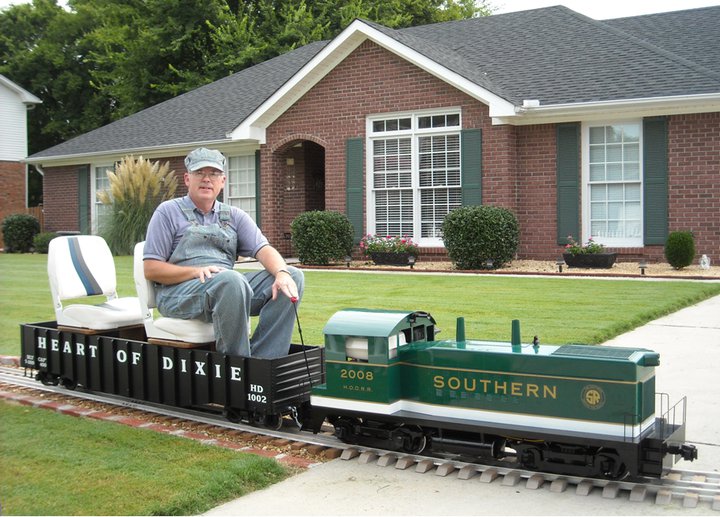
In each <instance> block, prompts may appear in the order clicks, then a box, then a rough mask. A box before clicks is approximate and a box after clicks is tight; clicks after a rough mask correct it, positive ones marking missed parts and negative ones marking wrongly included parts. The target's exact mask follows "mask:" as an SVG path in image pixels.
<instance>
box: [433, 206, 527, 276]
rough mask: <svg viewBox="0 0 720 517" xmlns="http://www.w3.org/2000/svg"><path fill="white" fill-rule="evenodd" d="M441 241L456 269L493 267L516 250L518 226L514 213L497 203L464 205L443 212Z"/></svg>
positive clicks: (500, 265) (505, 260)
mask: <svg viewBox="0 0 720 517" xmlns="http://www.w3.org/2000/svg"><path fill="white" fill-rule="evenodd" d="M442 232H443V242H444V243H445V248H446V249H447V251H448V255H449V256H450V260H452V261H453V262H454V263H455V266H456V267H457V268H458V269H485V268H486V267H487V266H486V261H487V260H492V269H497V268H499V267H502V266H503V265H504V264H506V263H508V262H510V261H511V260H512V259H513V258H514V257H515V254H516V252H517V248H518V243H519V239H520V229H519V225H518V222H517V218H516V217H515V214H513V213H512V212H511V211H510V210H508V209H507V208H502V207H497V206H486V205H482V206H465V207H461V208H457V209H455V210H453V211H452V212H450V213H449V214H448V215H447V216H445V220H444V221H443V224H442Z"/></svg>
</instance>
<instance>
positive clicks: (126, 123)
mask: <svg viewBox="0 0 720 517" xmlns="http://www.w3.org/2000/svg"><path fill="white" fill-rule="evenodd" d="M719 24H720V6H719V7H709V8H703V9H693V10H686V11H677V12H670V13H662V14H653V15H645V16H637V17H631V18H621V19H616V20H604V21H596V20H593V19H591V18H587V17H585V16H582V15H580V14H578V13H575V12H573V11H571V10H569V9H567V8H565V7H550V8H543V9H536V10H531V11H523V12H516V13H508V14H501V15H494V16H490V17H485V18H479V19H472V20H464V21H456V22H447V23H440V24H433V25H426V26H421V27H413V28H408V29H402V30H393V29H389V28H387V27H383V26H381V25H378V24H376V23H371V22H367V21H363V20H356V21H354V22H353V23H351V24H350V25H349V26H348V27H347V28H346V29H345V31H343V32H342V33H341V34H340V35H338V36H337V37H336V38H334V39H333V40H331V41H325V42H317V43H312V44H310V45H307V46H305V47H301V48H299V49H297V50H295V51H292V52H289V53H287V54H285V55H282V56H279V57H277V58H274V59H271V60H269V61H267V62H264V63H261V64H259V65H256V66H254V67H251V68H249V69H246V70H243V71H241V72H239V73H236V74H234V75H232V76H229V77H226V78H223V79H221V80H219V81H216V82H214V83H211V84H208V85H206V86H203V87H201V88H198V89H196V90H193V91H191V92H188V93H186V94H184V95H181V96H178V97H176V98H174V99H171V100H168V101H166V102H163V103H161V104H158V105H156V106H154V107H151V108H148V109H146V110H144V111H142V112H139V113H136V114H134V115H132V116H129V117H126V118H124V119H122V120H119V121H117V122H114V123H112V124H109V125H107V126H104V127H101V128H99V129H96V130H94V131H91V132H89V133H86V134H84V135H81V136H79V137H77V138H74V139H72V140H69V141H67V142H64V143H62V144H60V145H57V146H55V147H53V148H50V149H47V150H45V151H42V152H40V153H37V154H35V155H33V156H31V157H30V158H29V159H28V161H29V162H30V163H33V164H36V165H37V166H39V167H40V168H42V169H43V170H44V173H45V187H44V188H45V193H44V199H45V221H46V226H47V228H48V229H49V230H80V231H82V232H92V231H93V228H94V227H95V224H96V222H97V220H99V219H100V218H101V217H102V216H103V214H102V207H101V206H99V205H97V203H96V202H95V193H96V192H97V191H98V190H100V189H103V188H104V187H105V186H106V182H107V180H106V178H105V175H104V172H105V171H106V170H107V169H108V168H109V167H112V166H113V163H114V162H115V161H116V160H118V159H120V158H122V157H123V156H125V155H127V154H134V155H136V156H137V155H142V156H144V157H145V158H151V159H153V160H162V161H166V160H169V161H170V163H171V167H172V168H174V169H175V170H176V171H177V172H178V174H181V173H182V172H183V170H184V169H183V166H182V159H183V157H184V155H185V154H186V153H187V152H188V151H189V150H191V149H193V148H194V147H197V146H199V145H203V146H206V147H214V148H217V149H220V150H221V151H222V152H223V153H224V154H225V155H226V156H227V157H228V171H227V172H228V181H227V186H226V191H225V193H224V196H225V201H226V202H228V203H232V204H234V205H236V206H239V207H241V208H243V209H245V210H246V211H248V212H249V213H250V214H251V215H253V217H255V218H256V220H257V221H258V222H259V224H260V226H261V227H262V228H263V231H264V232H265V233H266V235H267V236H268V237H269V239H270V240H271V242H273V243H274V244H275V245H276V246H277V247H278V248H279V249H280V251H281V252H283V253H284V254H286V255H288V254H291V253H292V249H291V244H290V240H289V236H290V233H289V232H290V222H291V221H292V220H293V218H294V217H295V216H297V215H298V214H299V213H301V212H303V211H306V210H314V209H326V210H338V211H340V212H343V213H346V214H347V215H348V217H349V218H350V220H351V221H352V222H353V225H354V226H355V232H356V237H357V238H358V239H359V238H360V236H361V235H363V234H365V233H379V234H403V235H411V236H413V237H414V238H415V240H417V241H419V243H420V245H421V247H422V248H423V254H422V258H428V257H433V256H442V255H443V254H444V249H443V246H442V240H441V238H440V233H439V228H440V224H441V222H442V219H443V217H444V216H445V215H446V214H447V212H448V211H449V210H451V209H453V208H455V207H458V206H461V205H463V204H490V205H501V206H505V207H507V208H509V209H511V210H513V211H514V213H515V214H516V215H517V217H518V220H519V222H520V226H521V239H520V247H519V250H518V255H519V257H520V258H533V259H554V258H556V257H557V256H558V254H559V253H560V252H561V250H562V245H563V244H564V242H565V239H566V237H567V236H568V235H573V236H574V237H575V239H577V240H580V239H582V240H583V241H585V240H587V239H588V238H589V237H591V236H592V237H593V238H594V239H595V240H596V241H599V242H602V243H604V244H606V245H607V246H608V247H610V248H611V249H612V250H613V251H617V252H618V253H619V254H620V257H619V260H635V259H637V258H638V257H644V258H647V259H650V260H662V256H663V245H664V242H665V239H666V237H667V234H668V232H670V231H673V230H692V231H693V232H694V234H695V239H696V245H697V249H698V253H704V254H707V255H708V256H709V257H710V258H711V259H712V260H713V261H714V262H717V261H720V60H718V59H717V56H718V55H720V38H718V37H717V27H718V26H719Z"/></svg>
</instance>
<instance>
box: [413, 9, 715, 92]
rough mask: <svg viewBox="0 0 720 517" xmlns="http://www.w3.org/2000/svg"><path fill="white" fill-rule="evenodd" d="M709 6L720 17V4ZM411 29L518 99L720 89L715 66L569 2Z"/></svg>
mask: <svg viewBox="0 0 720 517" xmlns="http://www.w3.org/2000/svg"><path fill="white" fill-rule="evenodd" d="M706 11H711V12H712V14H713V16H714V17H715V19H716V20H717V21H719V22H720V7H718V8H710V9H706ZM708 14H710V13H708ZM691 28H692V25H690V26H689V27H688V26H684V27H683V25H682V24H681V23H678V24H677V25H676V26H675V27H674V29H675V32H682V31H684V32H687V31H688V30H692V29H691ZM404 32H406V33H408V34H412V35H414V36H416V37H419V38H423V39H425V40H427V41H429V42H430V41H433V42H442V44H443V45H445V46H447V47H450V48H452V49H453V51H455V52H456V53H458V54H460V55H461V56H463V57H464V58H465V59H466V60H467V61H468V62H469V63H470V64H471V65H472V66H474V67H476V68H477V69H478V70H484V71H486V72H487V76H488V78H489V80H490V81H491V82H492V83H493V84H496V85H497V86H498V87H499V88H501V89H502V90H503V91H504V92H506V94H505V95H504V96H505V98H506V99H507V100H510V101H512V102H514V103H516V104H520V103H521V102H522V101H523V100H524V99H538V100H540V102H541V104H542V105H552V104H565V103H577V102H591V101H604V100H617V99H634V98H646V97H660V96H672V95H687V94H695V93H709V92H720V77H719V76H716V75H715V74H712V73H710V70H708V69H704V68H702V67H700V66H698V65H697V64H696V63H693V62H691V61H689V60H687V59H683V58H682V57H680V56H677V55H672V54H670V53H669V52H668V51H667V50H663V49H661V48H659V47H658V46H656V45H653V44H652V43H650V42H648V41H645V40H642V39H639V38H636V37H634V36H633V35H631V33H627V32H623V31H621V30H619V29H618V28H617V27H615V26H614V25H611V24H608V23H605V22H602V21H596V20H593V19H591V18H588V17H586V16H583V15H581V14H578V13H576V12H574V11H571V10H570V9H568V8H566V7H561V6H556V7H549V8H545V9H535V10H530V11H522V12H517V13H508V14H501V15H495V16H490V17H487V18H477V19H472V20H463V21H457V22H447V23H443V24H434V25H426V26H422V27H414V28H409V29H405V30H404ZM657 43H659V42H657ZM696 50H697V51H699V52H701V51H702V49H698V48H696ZM688 57H692V53H691V52H688Z"/></svg>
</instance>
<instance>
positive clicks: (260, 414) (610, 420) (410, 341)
mask: <svg viewBox="0 0 720 517" xmlns="http://www.w3.org/2000/svg"><path fill="white" fill-rule="evenodd" d="M324 334H325V346H324V347H318V346H305V345H302V346H300V345H292V347H291V350H290V354H289V355H288V356H286V357H282V358H279V359H257V358H244V357H233V356H227V355H224V354H221V353H218V352H215V351H211V350H208V349H197V348H196V349H183V348H177V347H173V346H167V345H162V344H152V343H149V342H147V341H146V340H145V338H144V335H143V330H142V327H140V328H132V329H119V330H114V331H101V332H98V333H95V334H93V333H85V332H83V331H80V330H73V329H68V328H64V327H60V328H58V326H57V324H56V322H46V323H37V324H25V325H22V340H21V341H22V353H21V364H22V365H23V366H25V367H27V368H31V369H32V370H35V371H37V373H36V377H37V379H38V380H40V381H42V382H43V383H47V384H57V383H61V384H62V385H64V386H66V387H68V388H71V389H72V388H75V387H76V386H78V385H81V386H83V387H84V388H85V389H88V390H92V391H97V392H103V393H111V394H116V395H121V396H124V397H129V398H132V399H140V400H145V401H149V402H154V403H159V404H164V405H170V406H181V407H201V408H205V409H207V410H211V411H223V412H224V414H225V415H226V416H227V418H228V419H229V420H231V421H236V422H237V421H248V422H251V423H253V424H258V425H263V426H267V427H276V428H279V426H281V425H282V424H283V417H284V416H286V415H291V416H293V417H294V418H295V420H296V421H297V422H298V423H300V424H301V425H302V429H304V430H307V431H311V432H315V433H317V432H319V431H320V427H321V425H322V424H323V422H329V423H331V424H332V425H333V426H334V429H335V435H336V436H337V437H338V438H339V439H340V440H342V441H343V442H346V443H350V444H358V445H364V446H368V447H377V448H383V449H386V450H393V451H403V452H407V453H420V452H422V451H424V450H429V451H432V452H433V453H440V454H449V455H453V456H455V457H459V458H462V459H466V460H470V461H477V460H481V461H483V462H491V463H492V462H495V463H500V464H502V463H503V462H507V463H508V464H511V465H514V466H517V467H519V468H525V469H530V470H541V471H545V472H553V473H558V474H565V475H576V476H590V477H605V478H613V479H617V478H621V477H624V476H626V475H630V476H647V477H660V476H661V475H662V473H663V469H664V468H668V467H670V466H671V465H672V464H673V463H674V462H675V461H677V460H678V459H680V458H682V459H685V460H689V461H692V460H693V459H695V458H697V450H696V448H695V447H694V446H693V445H690V444H687V443H685V399H684V398H683V399H681V401H680V402H678V404H676V405H674V406H672V407H670V405H669V398H668V397H667V395H664V394H663V395H657V396H656V393H655V366H657V365H658V364H659V356H658V354H656V353H655V352H652V351H650V350H646V349H640V348H619V347H605V346H603V347H594V346H585V345H540V344H538V343H537V342H535V343H530V344H527V343H521V340H520V331H519V323H517V321H513V325H512V328H511V336H512V338H511V340H510V342H492V341H477V340H470V339H466V338H465V335H464V334H465V331H464V321H463V319H462V318H458V323H457V335H456V339H454V340H445V341H437V340H435V338H436V323H435V320H434V319H433V318H432V316H430V315H429V314H427V313H425V312H418V311H412V312H408V311H388V310H367V309H348V310H343V311H340V312H338V313H336V314H335V315H333V316H332V317H331V318H330V320H329V321H328V323H327V324H326V326H325V329H324Z"/></svg>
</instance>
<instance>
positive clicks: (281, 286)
mask: <svg viewBox="0 0 720 517" xmlns="http://www.w3.org/2000/svg"><path fill="white" fill-rule="evenodd" d="M279 292H282V293H283V294H284V295H285V296H287V297H288V298H290V299H291V300H293V299H295V300H297V298H298V288H297V285H296V284H295V280H293V278H292V276H290V273H288V272H287V271H278V272H277V274H276V275H275V282H273V285H272V299H273V300H276V299H277V295H278V293H279Z"/></svg>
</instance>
